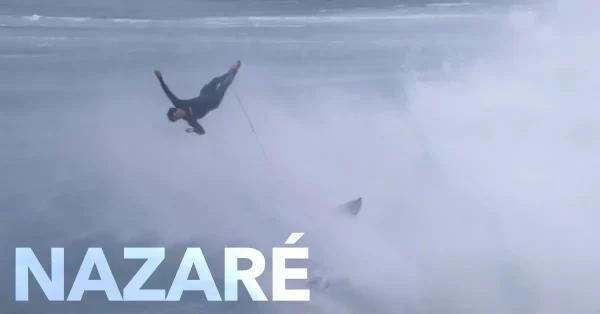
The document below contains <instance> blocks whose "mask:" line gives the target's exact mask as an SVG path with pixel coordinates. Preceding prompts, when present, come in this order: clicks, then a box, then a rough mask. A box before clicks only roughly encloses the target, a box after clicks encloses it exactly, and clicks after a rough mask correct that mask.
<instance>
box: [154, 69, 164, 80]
mask: <svg viewBox="0 0 600 314" xmlns="http://www.w3.org/2000/svg"><path fill="white" fill-rule="evenodd" d="M154 75H156V77H157V78H158V79H161V78H162V73H160V71H159V70H154Z"/></svg>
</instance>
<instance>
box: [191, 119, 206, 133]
mask: <svg viewBox="0 0 600 314" xmlns="http://www.w3.org/2000/svg"><path fill="white" fill-rule="evenodd" d="M188 124H189V125H190V126H191V127H192V128H194V133H196V134H199V135H204V133H206V132H205V131H204V128H203V127H202V126H201V125H200V123H198V121H196V120H192V121H188Z"/></svg>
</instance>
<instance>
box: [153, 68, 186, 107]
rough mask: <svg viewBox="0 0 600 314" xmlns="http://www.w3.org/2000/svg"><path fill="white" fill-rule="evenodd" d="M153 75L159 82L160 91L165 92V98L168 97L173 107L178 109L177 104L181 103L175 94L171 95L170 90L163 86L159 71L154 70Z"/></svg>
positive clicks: (163, 82) (165, 85)
mask: <svg viewBox="0 0 600 314" xmlns="http://www.w3.org/2000/svg"><path fill="white" fill-rule="evenodd" d="M154 74H155V75H156V77H157V78H158V81H159V82H160V87H162V90H163V91H164V92H165V94H166V95H167V97H169V100H170V101H171V102H172V103H173V105H174V106H175V107H177V108H179V103H181V100H180V99H179V98H177V96H175V94H173V92H172V91H171V89H169V86H167V84H165V81H164V80H163V77H162V73H160V71H158V70H154Z"/></svg>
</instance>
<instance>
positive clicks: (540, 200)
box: [0, 1, 600, 313]
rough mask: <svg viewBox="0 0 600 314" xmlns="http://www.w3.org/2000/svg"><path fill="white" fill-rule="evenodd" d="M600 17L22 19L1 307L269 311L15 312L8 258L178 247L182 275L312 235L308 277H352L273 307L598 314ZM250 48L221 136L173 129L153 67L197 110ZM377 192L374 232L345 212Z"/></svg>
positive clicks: (15, 35) (554, 6) (8, 90)
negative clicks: (237, 251) (53, 249)
mask: <svg viewBox="0 0 600 314" xmlns="http://www.w3.org/2000/svg"><path fill="white" fill-rule="evenodd" d="M599 6H600V5H599V4H597V3H596V2H592V1H557V2H547V3H541V2H540V3H538V4H536V5H533V6H528V7H524V6H521V7H511V8H506V7H502V8H497V7H492V6H489V7H483V8H479V9H473V8H462V7H448V8H443V9H440V8H435V9H434V8H432V7H429V8H427V7H426V8H417V9H415V8H408V9H402V8H400V9H399V8H395V9H393V10H392V9H387V10H383V11H374V10H371V11H366V12H363V11H360V12H358V13H356V12H355V11H350V13H349V12H346V11H341V12H336V13H321V15H317V16H300V17H298V16H296V17H295V18H294V19H285V18H281V19H279V18H272V17H271V18H269V19H267V18H263V19H259V20H258V21H257V20H252V19H248V18H244V17H236V18H232V19H230V20H227V19H226V18H224V20H219V21H220V23H222V22H223V21H227V22H228V24H227V25H228V26H227V27H225V26H218V27H217V26H214V25H213V24H211V23H214V22H215V21H214V20H210V19H208V20H207V19H204V20H203V19H198V20H194V21H188V20H182V21H181V20H180V21H175V20H170V19H168V20H166V21H163V22H160V23H159V22H157V23H155V22H152V21H150V22H148V23H147V24H146V25H144V26H139V25H138V24H136V23H130V22H125V21H120V20H119V21H114V20H110V19H107V18H105V17H102V19H100V18H94V17H91V19H86V20H76V21H75V20H64V19H54V20H50V19H48V17H44V16H39V17H34V18H31V16H33V14H37V13H36V12H31V13H32V14H31V16H30V15H28V17H29V19H23V18H22V17H21V16H20V15H19V14H20V13H19V14H15V15H10V13H9V14H6V15H5V19H4V20H2V22H0V24H3V25H5V26H3V27H2V28H1V29H0V31H1V33H0V40H1V43H0V44H1V46H0V57H1V58H2V59H0V67H1V68H2V71H3V73H5V79H4V81H3V86H4V87H1V89H2V93H1V96H0V97H2V103H3V106H2V115H1V116H0V128H1V129H2V132H1V133H0V140H1V142H2V147H3V149H2V153H1V156H2V158H1V160H0V164H1V165H2V166H1V167H2V172H3V173H4V175H3V177H4V178H5V179H4V180H0V187H1V191H2V192H0V197H1V199H0V202H1V203H0V204H2V206H1V208H2V216H1V218H0V221H2V228H1V231H0V235H2V239H3V241H2V244H1V245H2V248H3V250H4V251H5V252H7V254H4V255H5V256H4V257H3V258H0V261H2V265H3V269H2V274H1V276H2V278H0V279H5V278H6V279H5V280H3V282H5V284H4V285H3V288H2V294H1V295H2V300H3V303H5V302H6V307H4V306H3V307H4V308H10V309H13V308H14V309H15V310H16V311H18V312H19V313H36V312H39V311H40V309H42V310H44V311H46V312H52V313H54V312H57V313H66V312H69V311H72V312H80V311H82V310H85V311H86V312H89V313H92V312H98V313H100V312H106V311H109V310H110V311H112V312H114V313H130V312H138V311H140V310H143V311H145V312H152V313H166V312H172V311H179V312H184V313H187V312H188V311H189V312H191V311H195V312H197V311H208V309H209V308H210V309H212V308H211V307H210V306H214V307H215V309H213V310H211V312H214V311H223V312H225V311H228V312H231V313H234V312H235V313H237V312H240V311H241V312H248V311H256V312H257V313H258V312H264V311H267V309H265V308H263V307H262V306H263V305H261V306H257V305H253V306H249V305H247V304H245V303H244V304H242V305H240V306H239V307H236V306H233V305H227V306H226V305H206V304H199V303H198V302H193V300H194V298H199V297H198V296H200V298H201V294H190V297H188V298H187V299H186V300H187V301H188V302H184V303H182V304H167V305H160V306H156V305H152V306H148V305H139V306H138V305H135V306H134V305H131V306H125V305H112V304H111V305H110V306H108V305H106V304H105V303H104V301H103V300H104V299H103V295H102V294H101V293H99V294H93V293H91V294H90V295H92V296H94V297H90V299H87V294H86V296H84V301H85V302H83V304H81V305H77V306H75V305H53V306H48V305H47V304H45V303H43V302H41V303H40V302H36V303H34V304H16V303H14V302H12V300H14V286H13V283H14V279H11V277H14V276H13V266H14V258H13V257H14V256H13V255H14V254H13V253H10V254H9V253H8V252H14V247H16V246H33V247H37V248H39V249H40V250H41V251H42V252H43V253H40V254H38V257H39V258H40V259H42V258H45V259H46V261H43V262H42V263H43V264H44V265H48V264H49V263H47V259H48V258H49V249H48V248H49V247H50V246H65V247H67V251H68V250H69V248H72V249H73V252H77V254H79V255H76V254H75V253H71V255H69V254H70V253H67V256H71V257H72V258H73V260H74V261H78V260H79V261H80V260H81V258H82V257H83V253H84V252H85V248H87V247H89V246H95V245H97V246H103V247H107V248H111V249H112V252H111V253H107V255H108V256H109V261H110V262H111V265H118V266H115V268H116V269H117V271H115V270H114V269H113V271H115V273H118V271H123V270H124V269H127V267H129V266H126V265H132V264H127V263H124V262H123V261H122V255H120V254H122V252H121V250H122V247H123V246H135V245H139V244H144V245H168V246H169V247H171V248H173V252H174V253H173V255H172V257H171V259H170V260H169V263H167V266H166V267H167V268H169V269H172V270H171V273H172V274H173V276H174V273H175V271H174V270H175V269H176V268H177V266H178V263H179V261H178V259H180V258H181V256H183V249H182V248H183V247H185V246H202V247H206V248H207V251H209V252H211V253H210V255H211V256H216V257H215V258H214V260H212V262H213V263H214V265H217V264H218V263H219V256H220V255H221V254H220V252H221V249H222V247H223V246H225V245H248V246H252V247H257V248H262V249H267V248H270V247H272V246H274V245H277V246H279V245H282V244H283V242H284V241H285V240H286V238H287V236H288V235H289V233H290V232H306V236H305V238H304V239H303V240H302V242H301V243H302V244H304V245H307V246H308V247H310V249H311V260H312V261H313V262H315V263H318V264H319V267H317V268H311V271H310V273H311V275H314V274H316V273H318V272H325V273H326V275H325V277H326V278H327V280H330V281H331V286H330V288H329V289H328V290H326V291H313V293H312V297H313V301H312V302H311V303H310V304H295V305H273V306H272V307H271V306H268V310H270V311H273V312H275V313H277V312H285V313H290V311H294V310H295V311H304V312H309V313H358V312H360V313H364V312H372V313H398V312H406V313H434V312H435V313H482V312H486V313H490V312H491V313H507V312H509V313H564V312H576V313H592V312H596V311H597V309H598V308H599V307H600V304H599V302H598V301H597V299H598V298H597V297H595V291H598V288H599V287H598V284H597V283H596V282H597V281H598V279H600V278H598V277H599V274H600V268H599V267H598V266H597V265H598V262H600V254H599V253H598V252H597V249H596V246H597V245H596V241H595V240H596V239H597V238H598V236H599V233H600V232H598V231H597V228H596V225H597V222H596V221H597V218H598V214H597V213H596V208H597V207H598V204H599V203H600V199H599V196H597V193H595V191H594V186H595V185H596V184H597V183H598V181H599V179H600V165H599V163H600V162H599V161H598V158H597V156H598V151H600V147H599V145H600V144H598V143H600V142H599V141H598V134H599V133H598V132H599V126H598V123H597V121H598V118H597V116H598V113H599V111H600V110H599V109H597V106H596V104H595V102H594V100H595V99H598V96H600V92H599V91H598V88H597V85H598V81H599V80H598V74H597V73H600V72H598V70H600V69H599V67H600V66H599V63H598V62H597V61H596V59H597V56H596V54H597V51H599V49H598V48H599V47H598V45H599V44H598V42H600V41H598V39H599V38H598V36H600V35H598V34H600V33H599V32H598V30H599V28H600V24H599V23H598V21H597V19H595V17H594V14H593V13H592V12H597V9H598V8H599ZM444 10H446V11H444ZM467 11H468V13H469V15H466V12H467ZM323 14H324V15H323ZM6 16H9V17H6ZM61 16H68V17H73V16H77V15H76V14H63V15H61ZM253 16H261V15H260V14H253ZM457 16H458V17H457ZM86 17H89V16H86ZM384 17H385V18H384ZM53 23H54V24H53ZM161 23H162V24H161ZM129 24H131V25H129ZM209 24H210V25H213V26H207V25H209ZM127 25H129V26H127ZM91 34H93V35H91ZM236 59H241V60H242V61H243V62H244V64H243V66H242V69H241V70H240V73H239V75H238V76H237V77H236V80H235V82H234V84H233V87H232V89H231V90H230V91H229V92H228V94H227V96H226V98H225V99H224V101H223V104H222V106H221V108H219V109H218V110H217V111H214V112H212V113H210V114H209V115H208V116H207V117H206V118H205V119H203V120H202V121H200V123H201V124H202V125H203V126H204V127H205V128H206V131H207V134H206V135H205V136H202V137H198V136H190V135H189V134H187V133H185V132H183V130H184V128H185V127H184V125H183V124H182V123H177V124H171V123H168V122H167V120H166V117H165V113H166V109H167V107H168V100H167V99H166V97H165V96H164V95H163V94H162V91H161V90H160V87H159V86H158V83H157V82H156V80H155V78H154V77H153V76H152V70H153V69H154V68H159V69H161V70H162V71H163V74H164V76H165V80H166V82H167V84H169V86H170V87H171V88H172V89H173V91H174V92H175V93H176V94H177V95H178V96H180V97H182V98H185V97H192V96H194V95H195V94H197V93H198V92H199V90H200V88H201V86H202V85H203V84H204V83H205V82H207V81H208V80H209V79H210V78H211V77H212V76H215V75H218V74H220V73H222V72H224V71H226V70H227V67H228V66H229V64H230V63H231V62H233V61H234V60H236ZM7 73H8V74H7ZM8 78H10V80H9V79H8ZM236 95H237V96H239V99H240V100H241V105H243V106H244V108H246V109H247V110H248V114H249V115H250V117H251V119H252V123H253V124H254V126H255V128H256V132H257V136H255V135H254V134H253V133H252V131H251V129H250V127H249V125H248V121H246V118H245V117H244V114H243V113H242V111H241V109H240V107H239V105H240V104H238V103H237V101H236V98H235V96H236ZM257 140H260V142H261V143H262V145H264V148H265V150H266V152H267V155H268V158H269V160H268V162H267V161H266V160H265V159H264V157H263V155H262V154H261V151H260V149H259V146H258V142H257ZM358 196H362V197H363V201H364V203H363V209H362V212H361V214H360V215H359V216H358V217H357V218H356V219H344V217H339V216H336V215H335V213H334V212H333V211H332V209H333V208H334V207H335V206H336V205H338V204H340V203H342V202H345V201H348V200H350V199H353V198H356V197H358ZM111 254H112V255H111ZM169 254H170V253H169V251H167V255H168V256H169ZM210 262H211V261H209V263H210ZM113 263H114V264H113ZM73 264H74V265H79V264H78V262H73ZM131 267H133V266H131ZM133 269H135V267H133ZM76 271H77V269H70V270H68V271H67V273H72V276H71V277H69V276H67V277H68V278H74V274H75V273H76ZM133 271H134V270H131V271H129V272H125V274H127V275H130V274H132V273H133ZM165 273H166V274H165V275H164V277H165V278H159V279H157V281H161V280H163V281H164V283H162V284H160V287H168V286H169V285H170V283H171V281H172V278H169V275H168V274H169V273H168V272H167V271H166V270H165ZM4 276H6V277H4ZM268 279H269V278H265V281H268ZM72 280H73V279H71V280H70V281H69V279H67V281H66V282H67V283H69V282H72ZM217 280H219V279H217ZM121 281H123V282H122V285H121V287H123V285H124V284H125V283H126V282H127V280H126V279H123V280H121V279H119V282H120V284H121ZM269 286H270V285H269V284H268V282H267V283H265V290H268V288H269ZM67 287H70V284H67ZM34 289H37V287H36V288H34ZM67 291H68V289H67ZM242 291H243V289H242ZM36 293H37V294H36ZM266 293H267V295H269V293H268V291H266ZM34 295H36V296H37V297H38V298H42V297H43V294H41V293H39V292H35V293H34ZM32 298H33V297H32ZM184 298H185V297H184ZM99 304H101V306H100V305H99ZM255 308H256V309H255Z"/></svg>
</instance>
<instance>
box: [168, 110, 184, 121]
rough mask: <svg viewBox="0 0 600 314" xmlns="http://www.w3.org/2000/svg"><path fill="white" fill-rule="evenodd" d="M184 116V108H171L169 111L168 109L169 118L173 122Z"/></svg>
mask: <svg viewBox="0 0 600 314" xmlns="http://www.w3.org/2000/svg"><path fill="white" fill-rule="evenodd" d="M183 117H185V111H184V110H183V109H179V108H169V111H167V118H169V121H171V122H175V121H177V120H179V119H181V118H183Z"/></svg>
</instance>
